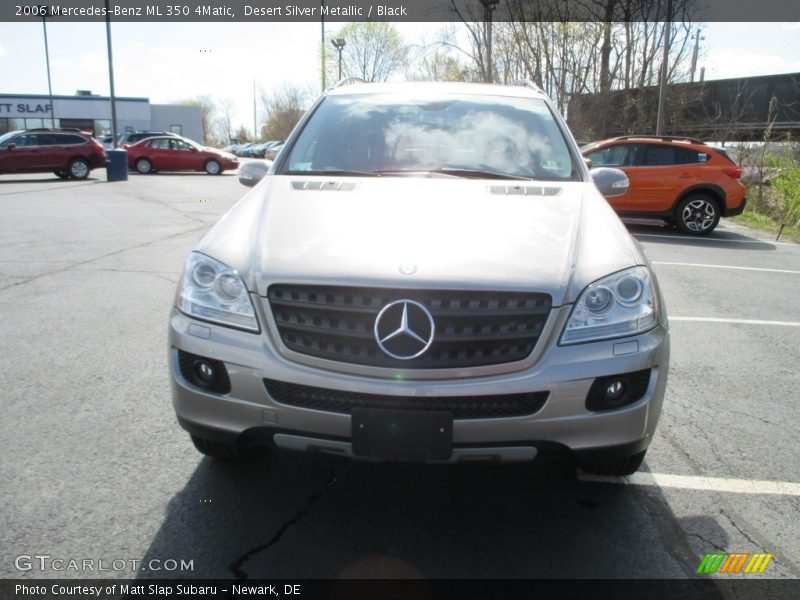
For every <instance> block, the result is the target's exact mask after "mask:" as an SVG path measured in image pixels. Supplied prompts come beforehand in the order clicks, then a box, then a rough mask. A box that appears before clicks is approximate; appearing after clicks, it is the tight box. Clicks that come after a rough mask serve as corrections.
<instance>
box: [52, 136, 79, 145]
mask: <svg viewBox="0 0 800 600" xmlns="http://www.w3.org/2000/svg"><path fill="white" fill-rule="evenodd" d="M57 137H58V140H57V141H56V143H57V144H70V145H71V144H85V143H86V140H85V139H84V138H82V137H81V136H79V135H63V134H62V135H59V136H57Z"/></svg>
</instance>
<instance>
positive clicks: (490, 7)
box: [480, 0, 500, 83]
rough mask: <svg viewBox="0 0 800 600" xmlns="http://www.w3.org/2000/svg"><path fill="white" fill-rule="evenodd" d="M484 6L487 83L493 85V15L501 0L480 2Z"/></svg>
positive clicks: (483, 0)
mask: <svg viewBox="0 0 800 600" xmlns="http://www.w3.org/2000/svg"><path fill="white" fill-rule="evenodd" d="M480 1H481V4H483V27H484V30H483V35H484V38H485V39H486V83H492V79H493V71H494V69H493V68H492V13H493V12H494V9H495V8H497V5H498V4H500V0H480Z"/></svg>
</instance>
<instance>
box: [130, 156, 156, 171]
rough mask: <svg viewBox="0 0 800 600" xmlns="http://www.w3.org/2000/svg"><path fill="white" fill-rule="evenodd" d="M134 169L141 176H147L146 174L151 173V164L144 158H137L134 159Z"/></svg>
mask: <svg viewBox="0 0 800 600" xmlns="http://www.w3.org/2000/svg"><path fill="white" fill-rule="evenodd" d="M134 167H136V170H137V171H139V173H141V174H142V175H147V174H148V173H152V172H153V163H151V162H150V161H149V160H148V159H146V158H138V159H136V163H134Z"/></svg>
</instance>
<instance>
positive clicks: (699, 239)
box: [631, 231, 797, 247]
mask: <svg viewBox="0 0 800 600" xmlns="http://www.w3.org/2000/svg"><path fill="white" fill-rule="evenodd" d="M631 235H633V237H657V238H667V239H670V240H690V241H693V242H728V243H729V244H771V245H773V246H795V247H797V244H794V243H792V242H772V241H769V240H728V239H725V238H714V237H712V238H708V237H699V236H698V237H690V236H688V235H665V234H663V233H639V232H638V231H633V232H631Z"/></svg>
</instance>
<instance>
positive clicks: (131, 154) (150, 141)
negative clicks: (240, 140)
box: [128, 136, 239, 175]
mask: <svg viewBox="0 0 800 600" xmlns="http://www.w3.org/2000/svg"><path fill="white" fill-rule="evenodd" d="M128 167H129V168H130V169H136V170H137V171H139V173H152V172H154V171H205V172H206V173H208V174H209V175H219V174H220V173H222V172H223V171H224V170H226V169H238V168H239V159H238V158H236V157H235V156H234V155H233V154H228V153H227V152H221V151H220V150H215V149H213V148H206V147H204V146H200V145H198V144H196V143H195V142H193V141H192V140H189V139H186V138H183V137H176V136H158V137H151V138H147V139H145V140H142V141H141V142H137V143H136V144H134V145H133V146H131V147H130V148H128Z"/></svg>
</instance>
